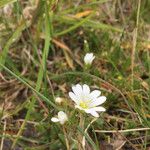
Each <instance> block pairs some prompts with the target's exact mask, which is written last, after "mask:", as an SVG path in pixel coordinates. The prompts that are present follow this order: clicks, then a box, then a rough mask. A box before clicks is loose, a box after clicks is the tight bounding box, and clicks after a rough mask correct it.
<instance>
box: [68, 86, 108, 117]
mask: <svg viewBox="0 0 150 150" xmlns="http://www.w3.org/2000/svg"><path fill="white" fill-rule="evenodd" d="M72 91H73V92H69V96H70V98H71V99H72V100H73V101H74V102H75V108H78V109H80V110H84V111H85V112H86V113H90V114H91V115H92V116H94V117H99V114H98V113H97V112H102V111H105V108H104V107H101V106H99V105H101V104H102V103H104V102H105V101H106V97H105V96H100V94H101V92H100V91H99V90H94V91H92V92H90V88H89V86H88V85H86V84H84V85H83V86H82V85H80V84H77V85H75V86H73V87H72Z"/></svg>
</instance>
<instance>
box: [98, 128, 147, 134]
mask: <svg viewBox="0 0 150 150" xmlns="http://www.w3.org/2000/svg"><path fill="white" fill-rule="evenodd" d="M146 130H150V128H138V129H126V130H109V131H106V130H95V132H98V133H117V132H119V133H126V132H135V131H146Z"/></svg>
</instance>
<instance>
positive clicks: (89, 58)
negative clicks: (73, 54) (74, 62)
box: [84, 53, 95, 65]
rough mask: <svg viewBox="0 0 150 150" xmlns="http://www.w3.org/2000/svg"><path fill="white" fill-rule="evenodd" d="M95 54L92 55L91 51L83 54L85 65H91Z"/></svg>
mask: <svg viewBox="0 0 150 150" xmlns="http://www.w3.org/2000/svg"><path fill="white" fill-rule="evenodd" d="M94 58H95V56H94V55H93V53H87V54H86V55H85V56H84V63H85V64H86V65H91V64H92V62H93V60H94Z"/></svg>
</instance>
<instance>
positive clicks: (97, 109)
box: [91, 107, 106, 111]
mask: <svg viewBox="0 0 150 150" xmlns="http://www.w3.org/2000/svg"><path fill="white" fill-rule="evenodd" d="M91 109H93V110H95V111H106V109H105V108H104V107H93V108H91Z"/></svg>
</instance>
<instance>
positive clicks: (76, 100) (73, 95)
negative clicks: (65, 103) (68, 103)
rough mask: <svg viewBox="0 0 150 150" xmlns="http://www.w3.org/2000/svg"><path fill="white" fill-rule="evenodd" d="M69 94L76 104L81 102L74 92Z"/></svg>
mask: <svg viewBox="0 0 150 150" xmlns="http://www.w3.org/2000/svg"><path fill="white" fill-rule="evenodd" d="M69 96H70V98H71V99H72V100H73V101H74V102H75V103H76V104H79V100H78V97H77V96H76V95H75V94H74V93H73V92H69Z"/></svg>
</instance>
